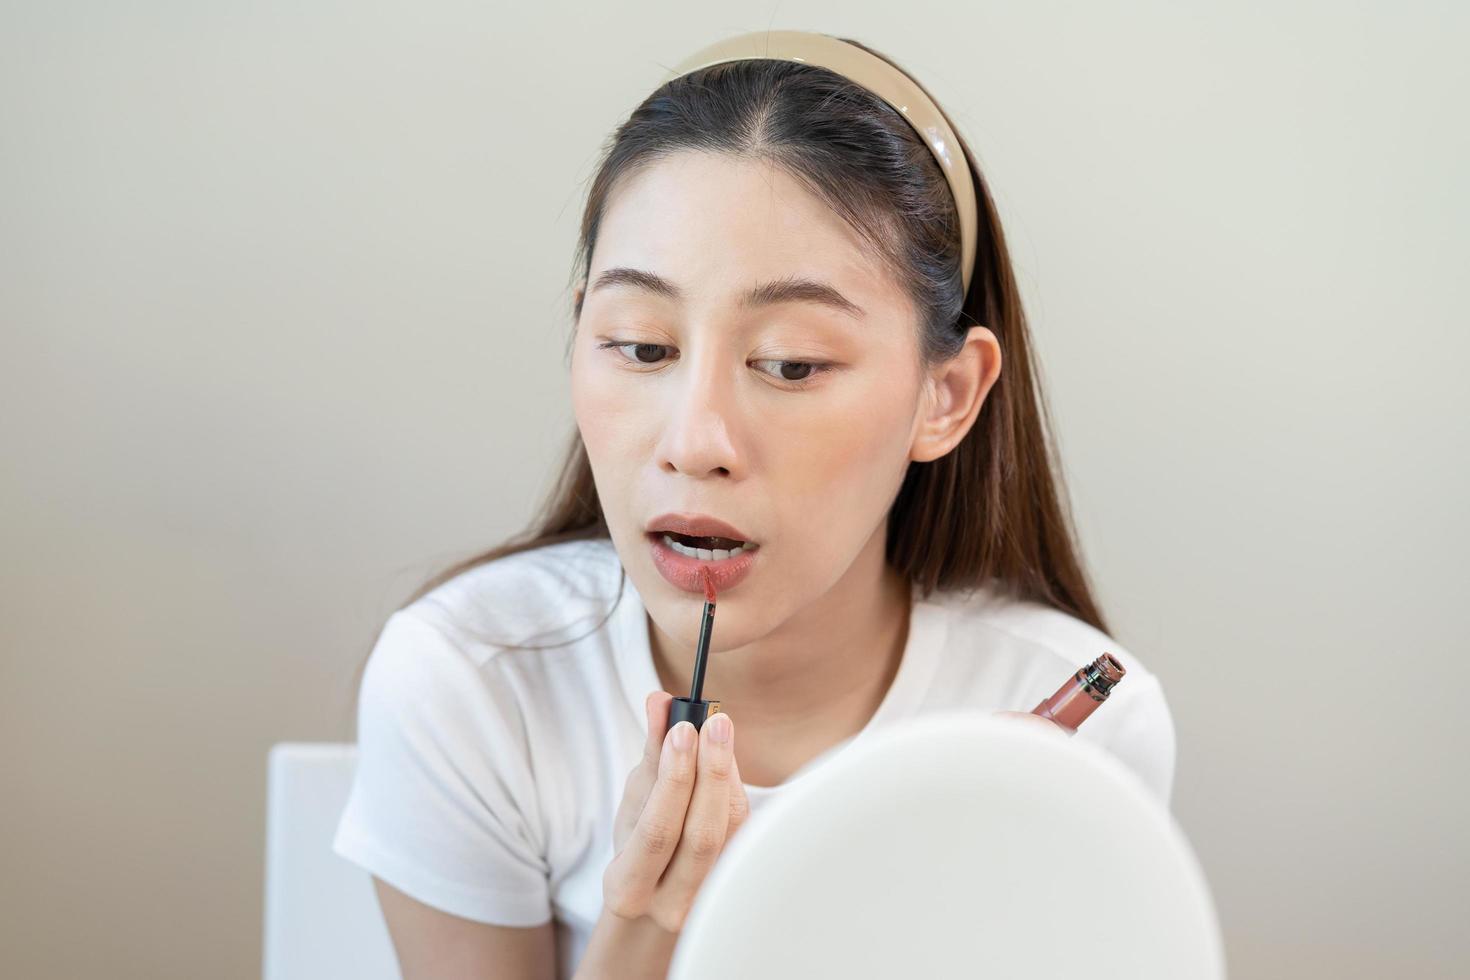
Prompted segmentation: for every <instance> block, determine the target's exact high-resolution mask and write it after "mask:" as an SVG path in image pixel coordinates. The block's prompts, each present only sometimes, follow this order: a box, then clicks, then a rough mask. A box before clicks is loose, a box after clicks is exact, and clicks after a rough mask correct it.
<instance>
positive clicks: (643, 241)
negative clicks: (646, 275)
mask: <svg viewBox="0 0 1470 980" xmlns="http://www.w3.org/2000/svg"><path fill="white" fill-rule="evenodd" d="M613 266H624V267H633V268H638V269H646V270H648V271H651V272H655V273H657V274H658V275H660V276H663V277H665V278H667V279H671V280H673V281H674V282H676V283H679V284H681V285H684V286H687V287H688V289H689V290H690V291H693V292H710V291H714V292H718V293H725V292H730V291H735V290H739V289H742V288H744V287H745V286H747V285H749V284H750V283H751V282H754V281H767V280H772V279H778V278H782V277H787V276H805V277H809V278H811V279H814V280H818V281H823V282H827V283H830V284H831V285H833V286H834V287H836V288H837V289H838V290H839V291H840V292H842V293H843V294H844V295H846V296H848V297H850V298H851V299H853V300H854V301H855V302H856V303H857V304H858V305H859V306H862V307H863V308H864V309H867V310H870V311H872V310H878V309H885V308H892V307H894V306H895V304H897V306H898V307H900V308H902V307H903V306H904V305H905V304H904V299H903V297H901V296H899V294H898V290H897V289H896V288H895V286H894V285H893V283H892V282H891V279H890V277H889V275H888V272H887V270H886V269H885V268H884V267H883V266H882V264H881V262H880V261H879V260H878V259H877V258H876V257H874V256H872V255H871V254H870V252H869V250H868V248H867V247H866V245H865V243H864V242H863V240H862V238H861V237H860V236H859V235H858V233H857V232H856V231H855V230H854V229H853V228H852V227H851V226H849V225H848V224H847V222H845V221H844V220H843V219H842V218H841V217H840V216H839V215H837V214H836V213H835V212H834V211H833V210H832V209H831V208H829V207H828V206H827V205H826V204H825V203H824V202H823V201H822V200H821V199H820V198H818V197H816V196H815V195H813V194H812V193H811V192H810V191H809V190H807V189H806V187H805V186H804V185H803V184H802V183H801V182H800V181H799V180H797V179H796V178H795V177H792V176H791V175H790V174H788V173H787V172H786V171H785V170H783V169H782V168H780V167H778V166H776V165H775V164H772V163H770V162H768V161H762V160H750V159H742V158H737V157H734V156H730V155H725V154H715V153H702V152H693V151H689V152H681V153H677V154H674V155H672V156H669V157H665V158H663V159H661V160H659V161H657V162H655V163H653V164H651V165H649V166H647V167H646V168H644V169H642V170H641V171H639V172H638V173H635V174H634V175H633V176H632V177H631V178H629V179H628V180H627V181H626V182H625V183H623V184H620V185H619V186H618V187H616V188H615V189H614V191H613V193H612V195H611V196H610V198H609V201H608V207H607V209H606V211H605V213H604V215H603V219H602V222H601V224H600V226H599V228H598V233H597V243H596V246H595V248H594V252H593V256H592V264H591V273H592V278H593V279H594V280H595V279H596V277H597V275H598V273H599V272H600V271H601V270H603V269H606V268H609V267H613Z"/></svg>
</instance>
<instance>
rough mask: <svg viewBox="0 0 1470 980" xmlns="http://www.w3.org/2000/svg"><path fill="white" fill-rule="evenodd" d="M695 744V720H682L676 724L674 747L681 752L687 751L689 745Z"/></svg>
mask: <svg viewBox="0 0 1470 980" xmlns="http://www.w3.org/2000/svg"><path fill="white" fill-rule="evenodd" d="M693 744H694V724H693V722H688V721H681V722H679V724H677V725H675V726H674V748H676V749H678V750H679V751H680V752H687V751H688V750H689V746H691V745H693Z"/></svg>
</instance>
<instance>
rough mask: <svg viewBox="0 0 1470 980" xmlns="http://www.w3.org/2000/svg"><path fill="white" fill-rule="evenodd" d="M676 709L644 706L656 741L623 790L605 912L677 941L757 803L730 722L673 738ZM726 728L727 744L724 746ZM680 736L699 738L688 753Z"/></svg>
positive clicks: (649, 741)
mask: <svg viewBox="0 0 1470 980" xmlns="http://www.w3.org/2000/svg"><path fill="white" fill-rule="evenodd" d="M672 702H673V695H671V694H669V693H668V692H666V691H654V692H652V693H650V694H649V695H648V697H647V698H645V699H644V703H643V706H644V713H645V715H646V717H647V721H648V737H647V738H646V740H645V741H644V746H643V758H642V759H641V760H640V761H639V763H638V765H637V766H635V767H634V768H633V770H632V772H630V773H629V774H628V780H627V782H626V783H625V784H624V787H623V800H622V803H621V805H620V806H619V807H618V813H617V816H616V818H615V819H614V822H613V851H614V855H615V856H614V857H613V860H612V863H611V864H609V865H608V866H607V870H606V871H605V872H604V873H603V876H602V895H603V907H604V911H605V912H608V913H611V914H613V915H615V916H617V917H619V918H622V919H628V920H634V919H638V918H640V917H641V916H648V917H649V918H651V919H652V920H653V921H654V922H656V923H657V924H658V925H659V926H660V927H662V928H663V929H665V930H667V931H668V932H670V933H677V932H678V931H679V930H680V929H681V928H682V927H683V925H684V918H685V916H687V915H688V914H689V909H690V907H691V906H692V905H693V904H694V896H695V894H696V893H697V892H698V891H699V887H700V885H701V884H703V882H704V879H705V876H706V875H708V874H709V871H710V868H712V867H713V866H714V863H715V859H716V858H718V857H719V856H720V854H721V852H723V851H724V848H725V843H726V842H727V841H728V840H729V839H730V838H731V837H732V836H733V835H734V833H735V831H736V830H738V829H739V828H740V825H741V824H742V823H744V822H745V819H746V817H747V816H749V815H750V801H749V800H747V799H746V796H745V787H744V785H743V784H742V783H741V781H740V769H739V767H738V766H737V765H736V762H735V729H734V725H733V723H732V722H731V720H730V716H729V715H726V714H722V713H717V714H713V715H710V716H709V718H708V719H707V720H706V721H705V723H704V726H703V727H702V728H701V729H699V730H696V729H695V728H694V726H693V725H692V724H690V723H689V722H680V723H679V724H678V725H676V726H674V728H673V729H672V730H670V731H669V732H668V734H667V735H665V734H664V731H665V727H666V726H667V725H668V720H669V705H670V704H671V703H672ZM722 728H723V730H724V731H725V733H726V741H724V742H721V741H719V740H718V738H717V736H718V734H719V733H720V730H721V729H722ZM680 730H683V731H684V732H687V734H688V735H690V736H691V738H690V745H689V746H688V748H687V749H679V748H677V747H676V745H675V742H674V736H675V735H676V734H678V733H679V732H680Z"/></svg>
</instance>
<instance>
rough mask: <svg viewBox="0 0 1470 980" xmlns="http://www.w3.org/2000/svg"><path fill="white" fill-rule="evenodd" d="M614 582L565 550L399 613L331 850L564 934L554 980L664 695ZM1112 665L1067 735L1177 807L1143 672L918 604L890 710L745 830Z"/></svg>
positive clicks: (573, 948) (571, 956)
mask: <svg viewBox="0 0 1470 980" xmlns="http://www.w3.org/2000/svg"><path fill="white" fill-rule="evenodd" d="M620 570H621V569H620V565H619V561H618V557H617V552H616V551H615V550H614V548H613V545H612V542H611V541H609V540H606V539H603V540H597V541H573V542H563V543H559V544H555V545H551V546H547V547H542V548H538V549H535V550H532V551H527V552H521V553H519V554H516V555H511V556H509V557H507V558H502V559H500V560H499V561H495V562H491V563H489V564H487V565H482V566H479V567H477V568H473V569H470V570H469V571H467V572H464V573H462V574H460V575H458V576H456V577H455V578H453V579H451V580H450V581H448V582H445V583H444V584H442V585H440V586H439V587H437V588H436V589H434V590H433V591H431V592H430V593H428V594H427V595H425V596H423V597H421V598H420V599H418V600H417V601H416V602H414V603H412V604H411V605H409V606H408V607H407V608H405V609H402V610H399V611H398V612H396V613H394V614H393V615H392V616H391V617H390V618H389V619H388V622H387V623H386V624H385V626H384V627H383V630H382V633H381V634H380V635H379V638H378V641H377V644H376V646H375V647H374V648H373V651H372V653H371V655H370V656H369V658H368V664H367V667H366V670H365V673H364V675H363V680H362V688H361V693H360V700H359V707H358V718H357V728H358V731H357V744H358V757H357V769H356V773H355V778H354V782H353V786H352V792H351V796H350V797H349V800H348V803H347V806H346V809H345V810H344V812H343V814H342V818H341V822H340V824H339V826H338V828H337V834H336V838H335V840H334V842H333V849H334V850H335V851H336V853H337V854H339V855H341V856H342V857H344V858H347V859H348V860H350V861H353V862H354V863H356V864H358V865H360V866H362V867H363V868H365V869H367V870H368V871H369V872H371V873H372V874H373V875H376V876H377V877H379V878H381V879H383V880H384V881H386V882H388V883H389V884H390V885H393V886H394V887H395V888H397V889H399V890H400V891H402V892H404V893H406V894H408V895H410V896H411V897H413V898H416V899H418V900H419V901H421V902H424V903H426V904H428V905H431V906H434V907H436V908H439V909H442V910H444V911H446V912H450V913H452V914H454V915H458V916H461V917H464V918H467V919H474V920H477V921H480V922H488V923H494V924H498V925H507V926H532V925H538V924H540V923H543V922H546V921H548V920H554V921H555V923H556V925H555V929H554V931H555V934H556V946H557V957H558V963H557V974H558V976H559V977H562V978H565V977H570V976H571V974H572V972H573V969H574V967H575V965H576V963H577V962H578V961H579V960H580V959H581V957H582V954H583V952H584V951H585V949H586V945H587V941H588V939H589V938H590V935H591V932H592V927H593V925H594V924H595V923H596V921H597V918H598V916H599V914H600V912H601V909H602V876H603V872H604V871H605V870H606V868H607V866H608V864H609V862H611V861H612V858H613V846H612V830H613V817H614V815H615V814H616V812H617V808H618V805H619V803H620V801H621V799H622V793H623V784H624V781H625V780H626V778H627V775H628V772H629V770H631V769H632V768H633V767H634V766H635V765H636V764H637V762H638V760H639V757H640V756H641V754H642V751H643V744H644V739H645V737H646V731H645V724H646V723H645V719H644V712H643V702H644V698H645V697H646V696H647V695H648V693H649V692H650V691H654V690H657V689H659V687H660V682H659V678H658V674H657V672H656V671H655V669H654V664H653V658H652V653H651V649H650V646H649V641H648V629H649V624H648V619H647V614H646V612H645V608H644V605H643V601H642V598H641V597H640V596H639V594H638V591H637V589H636V588H635V587H634V585H633V581H632V579H625V581H624V586H623V588H624V591H623V594H622V597H621V599H620V600H619V601H618V602H617V604H616V607H615V608H614V607H613V600H614V599H615V598H616V597H617V589H618V581H619V572H620ZM609 609H612V612H611V616H610V617H608V618H606V619H605V621H604V617H606V616H607V614H608V612H609ZM497 640H498V641H499V642H500V644H514V643H522V644H538V645H543V646H546V645H548V644H561V645H551V646H546V648H545V649H528V650H514V649H508V648H506V647H505V646H502V645H498V644H497V643H496V641H497ZM566 641H572V642H566ZM1104 651H1108V652H1111V653H1112V655H1113V656H1114V657H1116V658H1117V659H1118V660H1119V661H1121V662H1122V664H1123V666H1124V667H1125V668H1126V669H1127V672H1128V673H1127V677H1126V679H1125V680H1124V681H1123V682H1122V683H1121V684H1119V685H1118V687H1117V688H1116V690H1114V692H1113V693H1112V695H1111V696H1110V697H1109V699H1108V703H1107V704H1105V705H1103V706H1102V707H1101V708H1099V709H1098V711H1097V713H1096V714H1094V715H1093V716H1092V717H1091V718H1089V719H1088V721H1087V723H1086V724H1085V725H1083V726H1082V727H1081V728H1079V729H1078V731H1077V735H1076V736H1075V737H1076V738H1079V739H1085V740H1087V741H1090V742H1094V743H1096V744H1098V745H1100V746H1102V747H1104V748H1106V749H1107V750H1109V751H1111V752H1112V753H1113V754H1114V755H1116V756H1117V757H1118V758H1119V759H1121V760H1122V761H1123V762H1124V763H1125V764H1126V765H1127V766H1129V767H1130V768H1131V769H1132V770H1134V771H1135V772H1136V773H1137V774H1138V775H1139V776H1140V777H1142V779H1143V780H1144V782H1145V783H1146V784H1147V785H1148V786H1149V787H1150V788H1151V789H1152V790H1153V791H1154V792H1155V793H1157V794H1158V797H1159V799H1160V800H1161V801H1162V802H1163V804H1164V805H1165V806H1168V805H1169V803H1170V796H1171V793H1172V789H1173V778H1174V755H1175V745H1174V726H1173V720H1172V718H1171V715H1170V712H1169V708H1168V705H1167V703H1166V702H1165V700H1164V694H1163V690H1162V688H1161V687H1160V685H1159V681H1158V680H1157V679H1156V678H1155V677H1154V676H1153V675H1152V674H1151V673H1149V671H1148V670H1147V669H1146V668H1145V667H1144V666H1143V664H1141V663H1139V661H1138V659H1137V658H1136V657H1134V656H1133V655H1132V654H1131V653H1129V652H1128V651H1127V650H1124V649H1123V648H1121V647H1119V646H1118V644H1117V643H1116V642H1114V641H1113V640H1112V639H1111V638H1110V637H1109V636H1107V635H1106V634H1105V633H1102V632H1100V631H1098V630H1097V629H1095V628H1093V627H1092V626H1090V625H1088V624H1086V623H1084V622H1082V621H1081V620H1079V619H1077V618H1075V617H1073V616H1070V615H1068V614H1066V613H1064V612H1061V611H1059V610H1056V609H1054V608H1052V607H1050V606H1046V605H1043V604H1039V603H1032V602H1016V601H1014V600H1008V599H1007V600H1002V599H998V598H996V597H994V596H993V595H992V594H990V593H988V592H986V591H984V590H979V591H976V592H973V593H970V592H963V593H962V592H935V593H933V594H931V595H930V597H929V598H928V599H927V600H926V599H922V598H920V596H919V592H918V590H917V588H916V589H915V591H914V606H913V614H912V617H911V620H910V626H909V635H908V641H907V646H906V647H905V650H904V654H903V658H902V660H901V662H900V665H899V669H898V672H897V675H896V676H895V678H894V681H893V683H892V685H891V687H890V688H889V690H888V692H887V694H886V696H885V697H884V698H883V701H882V703H881V704H880V705H879V707H878V710H877V713H876V714H875V715H874V716H873V717H872V719H871V720H870V721H869V722H868V724H867V726H866V727H865V728H864V729H863V730H862V731H861V732H859V733H858V734H857V735H856V736H853V738H852V739H849V740H847V741H844V742H842V743H840V744H839V745H838V746H837V747H836V748H834V749H832V750H829V751H827V752H824V753H822V754H821V755H819V756H817V758H815V759H813V760H811V761H810V762H808V763H807V765H806V766H805V767H803V768H802V769H800V770H798V771H797V772H796V773H795V774H794V775H792V776H790V777H789V778H788V779H787V781H786V782H785V783H783V784H781V785H779V786H774V787H770V786H764V787H763V786H750V785H747V786H746V787H745V790H746V794H747V795H748V797H749V799H750V806H751V811H752V814H754V813H756V812H758V811H760V810H761V808H762V807H763V806H765V805H766V804H767V803H768V802H769V801H770V800H771V799H772V798H773V797H775V796H776V795H777V794H779V793H781V792H782V791H783V790H784V789H785V787H787V786H789V785H791V784H792V783H795V782H796V781H797V780H799V779H801V778H803V777H804V776H805V775H806V774H807V773H809V772H811V771H813V770H814V769H816V768H817V767H819V766H821V765H822V764H823V763H824V762H825V761H826V760H828V759H830V758H832V757H833V756H835V755H836V754H837V753H838V752H840V750H841V749H842V748H843V747H844V746H846V745H848V744H851V742H852V741H854V740H855V739H858V738H862V737H863V736H865V735H866V734H867V733H868V732H871V731H874V730H876V729H878V728H881V727H882V726H884V725H890V724H892V723H894V722H898V721H902V720H903V719H906V718H911V717H913V716H915V715H921V714H925V713H927V712H933V711H945V710H969V709H976V710H979V711H985V712H989V711H999V710H1003V709H1010V710H1017V711H1029V710H1031V709H1032V708H1034V707H1035V706H1036V705H1037V704H1038V703H1039V702H1040V701H1041V700H1042V699H1043V698H1045V697H1047V696H1049V695H1050V694H1051V693H1052V692H1053V691H1055V690H1056V689H1057V687H1058V686H1059V685H1060V684H1061V683H1062V681H1064V680H1066V679H1067V678H1068V677H1069V676H1070V675H1071V674H1072V673H1073V672H1075V671H1076V670H1077V668H1078V667H1080V666H1081V665H1082V664H1084V663H1087V662H1089V661H1091V660H1092V659H1094V658H1095V657H1097V656H1098V655H1099V654H1101V653H1103V652H1104ZM691 655H692V652H691ZM671 693H676V694H678V693H684V692H671ZM737 723H738V722H737Z"/></svg>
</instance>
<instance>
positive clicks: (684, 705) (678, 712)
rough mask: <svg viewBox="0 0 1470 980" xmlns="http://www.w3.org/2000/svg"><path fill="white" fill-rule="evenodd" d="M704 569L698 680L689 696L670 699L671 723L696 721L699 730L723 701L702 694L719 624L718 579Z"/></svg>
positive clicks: (696, 664) (696, 667) (696, 657)
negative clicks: (711, 642)
mask: <svg viewBox="0 0 1470 980" xmlns="http://www.w3.org/2000/svg"><path fill="white" fill-rule="evenodd" d="M700 573H701V574H702V575H703V576H704V620H703V621H702V622H701V623H700V624H699V643H698V645H697V646H696V647H695V648H694V682H693V684H691V685H690V690H689V696H688V697H687V698H674V700H673V701H672V702H670V704H669V725H668V727H669V728H673V727H674V726H675V725H677V724H679V722H681V721H687V722H690V723H691V724H693V725H694V730H695V731H699V730H700V729H701V728H702V727H703V726H704V722H705V719H706V718H708V717H709V716H710V715H714V714H719V711H720V702H718V701H703V700H701V699H700V697H699V696H700V695H701V694H703V693H704V666H705V663H706V662H707V661H708V660H709V635H710V632H711V631H712V630H713V629H714V626H715V583H714V582H713V581H712V580H711V579H710V577H709V569H708V568H702V569H700ZM667 730H668V729H665V731H667Z"/></svg>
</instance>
